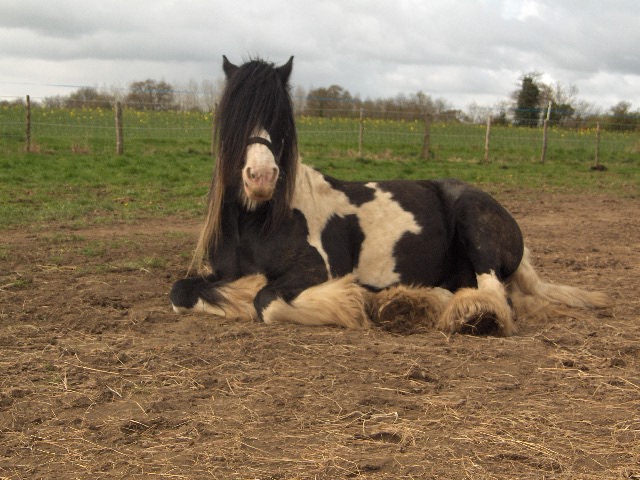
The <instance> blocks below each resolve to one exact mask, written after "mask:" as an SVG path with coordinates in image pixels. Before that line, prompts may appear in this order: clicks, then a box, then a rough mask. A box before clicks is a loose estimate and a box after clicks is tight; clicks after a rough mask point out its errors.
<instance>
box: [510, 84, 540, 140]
mask: <svg viewBox="0 0 640 480" xmlns="http://www.w3.org/2000/svg"><path fill="white" fill-rule="evenodd" d="M539 79H540V74H539V73H537V72H531V73H527V74H525V75H523V76H522V80H521V86H520V89H519V90H516V91H515V92H514V93H513V97H514V98H515V101H516V110H515V113H514V122H513V123H514V124H515V125H518V126H526V127H536V126H538V122H539V120H540V99H541V97H540V86H539V84H538V83H539Z"/></svg>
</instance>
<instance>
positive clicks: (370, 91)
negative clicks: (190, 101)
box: [0, 0, 640, 110]
mask: <svg viewBox="0 0 640 480" xmlns="http://www.w3.org/2000/svg"><path fill="white" fill-rule="evenodd" d="M223 54H225V55H227V57H229V59H230V60H231V61H232V62H234V63H242V61H244V60H247V59H248V58H249V57H251V56H260V57H262V58H264V59H266V60H270V61H273V62H276V63H283V62H285V61H286V60H287V59H288V58H289V56H291V55H294V56H295V61H294V62H295V63H294V71H293V77H292V83H293V84H294V85H300V86H302V87H304V88H305V89H306V90H309V89H311V88H317V87H328V86H330V85H332V84H338V85H341V86H342V87H344V88H345V89H347V90H349V92H350V93H351V94H352V95H359V96H360V97H361V98H362V99H366V98H379V97H392V96H396V95H397V94H400V93H404V94H411V93H416V92H417V91H420V90H421V91H424V92H425V93H427V94H429V95H431V96H432V97H434V98H444V99H445V100H447V101H448V102H449V103H450V104H451V105H453V106H455V107H457V108H463V109H464V108H466V107H467V106H468V105H469V104H471V103H472V102H475V103H476V104H479V105H482V106H492V105H494V104H495V103H496V102H498V101H500V100H505V99H507V98H508V97H509V93H510V92H512V91H513V90H515V89H516V88H517V84H518V79H519V77H521V76H522V74H523V73H527V72H530V71H534V70H535V71H538V72H541V73H544V76H543V80H544V81H546V82H549V83H555V82H558V81H559V82H561V83H562V84H564V85H575V86H576V87H577V88H578V91H579V93H578V98H579V99H581V100H586V101H588V102H591V103H593V104H596V105H597V106H599V107H601V108H603V109H608V108H609V107H611V106H612V105H614V104H616V103H617V102H619V101H621V100H626V101H629V102H631V103H632V105H633V107H632V108H633V109H634V110H636V109H639V108H640V1H638V0H608V1H603V0H597V1H596V0H388V1H387V0H326V1H323V0H316V1H306V0H297V1H296V0H287V1H285V0H260V1H257V0H248V1H243V0H175V1H174V0H114V1H110V0H102V1H95V2H94V1H86V0H84V1H81V0H55V1H51V0H40V1H38V0H0V98H1V97H8V96H24V95H26V94H30V95H31V96H32V97H35V98H38V97H43V96H49V95H55V94H64V95H66V94H69V93H71V92H72V91H73V90H74V89H75V88H77V87H78V86H91V87H97V88H101V87H114V86H115V87H122V88H126V87H127V86H128V85H129V83H131V82H132V81H136V80H144V79H147V78H152V79H156V80H165V81H168V82H170V83H173V84H178V85H179V84H182V85H185V84H186V83H187V82H188V81H189V80H196V81H197V82H201V81H202V80H205V79H207V80H213V81H216V80H217V79H219V78H221V77H222V69H221V63H222V60H221V59H222V55H223ZM69 86H71V87H73V88H71V87H69Z"/></svg>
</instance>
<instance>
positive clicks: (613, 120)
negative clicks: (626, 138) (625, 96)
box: [609, 102, 640, 131]
mask: <svg viewBox="0 0 640 480" xmlns="http://www.w3.org/2000/svg"><path fill="white" fill-rule="evenodd" d="M638 115H639V114H638V112H636V113H633V112H632V111H631V103H629V102H618V103H617V104H616V105H614V106H613V107H611V116H610V117H609V128H610V129H611V130H621V131H625V130H633V129H635V128H636V127H637V126H638V124H639V123H640V117H639V116H638Z"/></svg>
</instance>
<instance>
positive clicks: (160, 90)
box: [125, 79, 176, 110]
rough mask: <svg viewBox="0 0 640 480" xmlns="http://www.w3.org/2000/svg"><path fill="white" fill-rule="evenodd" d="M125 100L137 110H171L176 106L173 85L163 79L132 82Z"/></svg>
mask: <svg viewBox="0 0 640 480" xmlns="http://www.w3.org/2000/svg"><path fill="white" fill-rule="evenodd" d="M125 102H126V103H127V104H129V106H130V107H132V108H135V109H138V110H173V109H175V108H176V104H175V96H174V92H173V87H172V86H171V85H170V84H169V83H167V82H165V81H161V82H158V81H155V80H151V79H147V80H143V81H140V82H133V83H132V84H131V85H129V93H128V94H127V96H126V97H125Z"/></svg>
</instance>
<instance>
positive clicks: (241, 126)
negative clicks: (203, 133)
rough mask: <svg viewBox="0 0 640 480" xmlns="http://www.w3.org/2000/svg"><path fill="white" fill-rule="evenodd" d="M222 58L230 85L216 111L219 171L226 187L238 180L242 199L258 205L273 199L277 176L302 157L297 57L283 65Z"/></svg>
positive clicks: (248, 205) (283, 175)
mask: <svg viewBox="0 0 640 480" xmlns="http://www.w3.org/2000/svg"><path fill="white" fill-rule="evenodd" d="M223 59H224V61H223V70H224V72H225V75H226V77H227V85H226V88H225V91H224V92H223V95H222V98H221V101H220V105H219V107H218V112H217V125H216V127H217V134H218V137H219V139H218V140H219V144H220V145H219V149H220V150H219V152H220V155H219V158H218V163H219V171H223V172H222V173H224V174H225V175H224V178H225V180H228V184H227V186H229V183H230V184H231V186H233V185H234V184H235V185H236V186H237V185H238V183H236V182H239V183H240V184H241V185H240V186H241V188H240V190H239V195H240V198H241V199H242V200H244V203H245V205H246V206H247V207H255V206H256V205H257V204H260V203H262V202H267V201H270V200H271V199H272V198H273V197H274V195H275V194H276V190H277V186H278V180H279V179H280V178H282V177H285V176H286V175H287V174H288V173H290V172H289V171H288V170H291V168H292V167H295V165H292V164H294V163H295V162H296V161H297V152H296V151H295V141H296V133H295V124H294V121H293V109H292V106H291V99H290V97H289V77H290V76H291V70H292V66H293V57H291V58H290V59H289V61H288V62H287V63H286V64H284V65H282V66H280V67H276V66H275V65H273V64H271V63H268V62H264V61H262V60H252V61H250V62H247V63H245V64H244V65H241V66H237V65H234V64H232V63H231V62H230V61H229V60H228V59H227V57H223ZM238 174H240V175H239V176H240V178H238ZM281 174H282V175H281ZM234 176H235V177H236V178H233V177H234Z"/></svg>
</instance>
